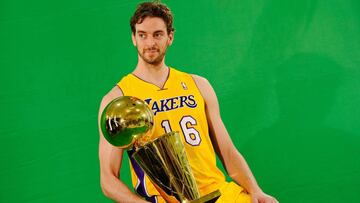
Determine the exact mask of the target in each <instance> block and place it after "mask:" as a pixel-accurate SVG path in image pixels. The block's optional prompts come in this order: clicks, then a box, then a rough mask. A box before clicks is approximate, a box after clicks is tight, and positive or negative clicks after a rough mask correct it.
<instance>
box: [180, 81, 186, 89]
mask: <svg viewBox="0 0 360 203" xmlns="http://www.w3.org/2000/svg"><path fill="white" fill-rule="evenodd" d="M181 85H182V87H183V89H184V90H187V87H186V84H185V83H184V82H181Z"/></svg>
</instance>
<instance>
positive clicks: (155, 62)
mask: <svg viewBox="0 0 360 203" xmlns="http://www.w3.org/2000/svg"><path fill="white" fill-rule="evenodd" d="M166 49H167V47H166V48H165V49H164V50H163V51H161V50H160V49H159V48H149V49H143V50H142V51H140V50H138V53H139V55H140V57H141V58H142V59H143V60H144V61H145V62H146V63H148V64H151V65H159V64H160V63H161V62H162V60H163V59H164V57H165V54H166ZM149 51H156V52H155V54H157V56H153V57H150V56H146V53H147V52H149Z"/></svg>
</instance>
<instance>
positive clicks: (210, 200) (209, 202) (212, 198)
mask: <svg viewBox="0 0 360 203" xmlns="http://www.w3.org/2000/svg"><path fill="white" fill-rule="evenodd" d="M220 196H221V193H220V190H215V191H214V192H212V193H209V194H207V195H205V196H202V197H200V198H199V199H195V200H193V201H190V202H189V203H214V202H216V200H217V199H219V197H220Z"/></svg>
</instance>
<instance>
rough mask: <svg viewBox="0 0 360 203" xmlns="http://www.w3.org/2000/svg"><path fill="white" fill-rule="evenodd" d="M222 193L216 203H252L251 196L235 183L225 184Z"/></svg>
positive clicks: (221, 189)
mask: <svg viewBox="0 0 360 203" xmlns="http://www.w3.org/2000/svg"><path fill="white" fill-rule="evenodd" d="M220 192H221V196H220V198H219V199H218V200H217V201H216V203H251V199H250V195H249V194H248V193H247V192H246V191H245V190H244V189H243V188H242V187H241V186H239V185H237V184H236V183H234V182H228V183H225V184H224V185H223V186H222V187H221V188H220Z"/></svg>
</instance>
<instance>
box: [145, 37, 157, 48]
mask: <svg viewBox="0 0 360 203" xmlns="http://www.w3.org/2000/svg"><path fill="white" fill-rule="evenodd" d="M155 44H156V41H155V39H154V37H148V38H147V39H146V45H147V46H149V47H153V46H154V45H155Z"/></svg>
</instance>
